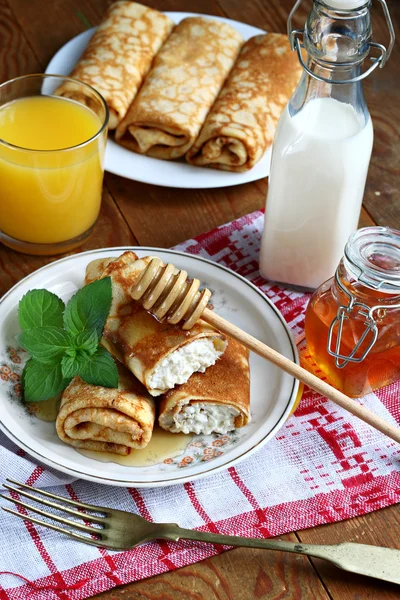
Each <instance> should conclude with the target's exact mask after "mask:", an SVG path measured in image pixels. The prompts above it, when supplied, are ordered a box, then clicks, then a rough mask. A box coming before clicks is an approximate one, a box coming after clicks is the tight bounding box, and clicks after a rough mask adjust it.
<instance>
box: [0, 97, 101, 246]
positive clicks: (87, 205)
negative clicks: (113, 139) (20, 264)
mask: <svg viewBox="0 0 400 600" xmlns="http://www.w3.org/2000/svg"><path fill="white" fill-rule="evenodd" d="M101 128H102V122H101V120H100V118H99V117H98V116H97V115H96V114H95V113H94V112H93V111H92V110H90V109H89V108H87V107H86V106H84V105H82V104H79V103H77V102H74V101H72V100H67V99H65V98H59V97H57V96H30V97H25V98H19V99H17V100H13V101H11V102H9V103H8V104H5V105H3V106H0V231H1V232H2V233H3V234H6V236H9V237H10V238H13V239H15V240H21V241H23V242H30V243H33V244H54V243H59V242H64V241H66V240H72V239H73V238H76V237H78V236H80V235H81V234H83V233H84V232H86V231H87V230H89V229H90V228H91V227H92V225H93V224H94V223H95V221H96V219H97V216H98V214H99V210H100V202H101V188H102V179H103V158H104V147H105V135H106V133H105V132H104V135H103V134H102V135H100V136H97V137H96V138H95V139H91V138H93V137H94V136H96V134H98V132H99V131H100V130H101Z"/></svg>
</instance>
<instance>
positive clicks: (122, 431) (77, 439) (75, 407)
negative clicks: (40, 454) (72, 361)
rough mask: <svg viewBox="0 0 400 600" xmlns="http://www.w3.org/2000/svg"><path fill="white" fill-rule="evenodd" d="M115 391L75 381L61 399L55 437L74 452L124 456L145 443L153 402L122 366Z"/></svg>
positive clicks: (147, 441) (153, 419)
mask: <svg viewBox="0 0 400 600" xmlns="http://www.w3.org/2000/svg"><path fill="white" fill-rule="evenodd" d="M119 372H120V378H119V384H118V389H113V388H105V387H101V386H96V385H90V384H88V383H85V382H84V381H83V380H82V379H81V378H80V377H75V378H74V379H73V380H72V381H71V383H70V384H69V386H68V387H67V388H66V390H65V391H64V393H63V395H62V397H61V406H60V410H59V413H58V416H57V420H56V429H57V434H58V436H59V437H60V439H61V440H62V441H63V442H66V443H67V444H70V445H71V446H74V447H75V448H84V449H86V450H97V451H100V452H113V453H115V454H122V455H127V454H130V452H131V451H132V449H140V448H144V447H145V446H147V444H148V443H149V441H150V439H151V436H152V432H153V427H154V421H155V406H154V400H153V399H152V398H151V396H149V394H148V393H147V391H146V390H145V388H144V387H143V386H142V385H141V384H140V383H139V381H137V379H136V378H135V377H134V376H133V375H132V374H131V373H130V372H129V371H128V370H127V369H125V368H124V367H123V366H122V365H121V366H119Z"/></svg>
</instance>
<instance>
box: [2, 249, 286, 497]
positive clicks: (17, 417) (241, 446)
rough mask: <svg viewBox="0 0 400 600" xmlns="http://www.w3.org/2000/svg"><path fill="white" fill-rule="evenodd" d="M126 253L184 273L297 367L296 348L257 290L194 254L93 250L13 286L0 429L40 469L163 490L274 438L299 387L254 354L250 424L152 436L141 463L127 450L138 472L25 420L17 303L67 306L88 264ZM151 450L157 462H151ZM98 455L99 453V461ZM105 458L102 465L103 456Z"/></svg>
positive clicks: (5, 324) (7, 307) (5, 327)
mask: <svg viewBox="0 0 400 600" xmlns="http://www.w3.org/2000/svg"><path fill="white" fill-rule="evenodd" d="M125 250H133V251H135V252H136V253H137V254H138V255H139V257H140V256H147V255H153V256H159V257H160V258H161V260H163V261H164V262H165V263H168V262H171V263H173V264H174V265H175V266H177V267H178V268H180V269H185V270H186V271H187V272H188V273H190V276H191V277H197V278H198V279H200V281H201V282H202V284H204V285H206V286H207V287H208V288H209V289H211V290H212V292H213V296H212V303H213V305H214V308H215V310H216V312H218V314H220V315H222V316H223V317H225V318H226V319H228V320H230V321H231V322H232V323H234V324H235V325H237V326H238V327H241V328H242V329H244V330H245V331H247V332H248V333H250V334H252V335H254V336H256V337H257V338H258V339H260V340H261V341H262V342H265V343H266V344H268V345H269V346H272V347H273V348H275V349H276V350H277V351H278V352H280V353H281V354H283V355H284V356H286V357H287V358H289V359H290V360H293V361H296V362H298V355H297V351H296V346H295V344H294V342H293V340H292V337H291V334H290V331H289V329H288V326H287V325H286V323H285V321H284V319H283V317H282V315H281V314H280V313H279V311H278V310H277V309H276V308H275V306H274V305H273V304H272V302H271V301H270V300H268V298H267V297H266V296H265V295H264V294H263V293H262V292H260V290H258V289H257V288H256V287H255V286H253V285H252V284H251V283H249V282H248V281H247V280H246V279H244V278H243V277H241V276H240V275H237V274H236V273H234V272H233V271H231V270H229V269H227V268H226V267H223V266H221V265H218V264H216V263H213V262H211V261H208V260H205V259H203V258H201V257H198V256H193V255H190V254H184V253H182V252H176V251H171V250H161V249H159V248H143V247H141V248H109V249H102V250H92V251H90V252H84V253H82V254H78V255H75V256H69V257H67V258H63V259H61V260H58V261H55V262H53V263H51V264H49V265H46V266H45V267H43V268H41V269H39V270H38V271H36V272H34V273H32V274H31V275H29V276H28V277H26V278H25V279H23V280H22V281H20V282H19V283H17V285H15V286H14V287H13V288H12V289H11V290H10V291H9V292H8V293H7V294H6V295H5V296H4V297H3V298H2V299H1V300H0V429H1V430H2V431H3V432H4V433H5V434H6V435H7V436H8V437H9V438H10V439H11V440H12V441H13V442H15V443H16V444H17V445H18V446H20V447H21V448H23V449H24V450H26V452H28V453H29V454H31V455H32V456H34V457H35V458H36V459H37V460H39V461H41V462H42V463H45V464H47V465H49V466H50V467H53V468H55V469H58V470H60V471H63V472H65V473H68V474H70V475H73V476H75V477H81V478H84V479H88V480H90V481H95V482H98V483H104V484H108V485H119V486H136V487H153V486H165V485H172V484H177V483H183V482H186V481H192V480H194V479H198V478H200V477H204V476H206V475H209V474H214V473H216V472H217V471H220V470H221V469H226V468H228V467H230V466H232V465H233V464H235V463H236V462H238V461H239V460H242V459H243V458H245V457H246V456H249V455H250V454H252V453H253V452H255V451H257V450H258V449H259V448H261V446H263V445H264V444H265V443H266V442H268V440H269V439H270V438H271V437H272V436H274V435H275V434H276V433H277V431H278V430H279V429H280V428H281V427H282V425H283V424H284V422H285V421H286V419H287V418H288V416H289V415H290V413H291V411H292V409H293V406H294V404H295V401H296V397H297V392H298V382H297V381H296V380H295V379H294V378H293V377H291V376H290V375H288V374H286V373H284V372H283V371H281V370H279V369H278V368H277V367H275V366H274V365H272V364H270V363H268V362H267V361H265V360H263V359H262V358H260V357H259V356H256V355H254V354H251V356H250V384H251V385H250V397H251V401H250V408H251V418H252V420H251V422H250V424H248V425H247V426H245V427H243V428H241V429H237V430H236V431H234V432H231V433H228V434H225V435H222V434H212V435H209V436H205V435H197V436H185V435H184V434H178V437H175V436H176V435H177V434H173V433H169V432H167V433H164V434H163V437H159V435H158V434H157V435H158V437H157V436H155V445H156V446H157V445H158V448H157V447H155V446H153V447H152V448H153V450H152V448H151V447H150V445H149V447H148V448H149V451H148V452H147V454H146V456H145V460H140V456H139V453H140V452H144V450H134V451H133V453H136V454H137V457H136V459H139V460H136V459H135V460H136V464H138V463H143V462H144V463H145V464H144V465H142V466H132V465H128V464H116V463H115V462H100V461H99V460H94V459H93V458H90V457H88V456H84V455H82V454H81V453H79V452H78V451H76V450H75V449H74V448H73V447H72V446H69V445H67V444H65V443H63V442H62V441H61V440H60V439H59V438H58V436H57V433H56V429H55V424H54V422H46V421H43V420H41V419H38V418H37V417H36V416H35V415H32V414H30V413H29V412H28V410H27V408H26V405H25V404H24V403H23V401H22V399H21V384H20V374H21V372H22V368H23V363H24V362H25V360H26V356H27V355H26V353H23V352H22V351H21V349H20V348H18V343H17V340H16V337H17V336H18V334H19V331H20V330H19V324H18V316H17V307H18V302H19V300H20V299H21V298H22V296H23V295H24V294H25V293H26V292H27V291H28V290H30V289H35V288H36V289H37V288H46V289H48V290H50V291H52V292H54V293H55V294H57V295H58V296H60V297H61V298H62V299H63V300H64V301H67V300H68V299H69V298H70V296H71V295H72V294H73V293H74V292H75V291H76V290H77V289H79V288H80V287H81V286H82V285H83V281H84V276H85V269H86V266H87V264H88V263H89V262H90V261H92V260H94V259H101V258H106V257H110V256H112V257H117V256H119V255H120V254H122V252H124V251H125ZM151 443H152V442H150V444H151ZM163 444H165V449H163V448H162V446H163ZM160 445H161V448H160ZM154 452H155V453H156V454H157V455H158V460H159V461H161V462H158V463H157V464H151V463H152V454H154ZM133 453H132V454H131V455H129V456H133ZM101 454H102V453H98V458H99V457H100V458H101V456H99V455H101ZM105 458H106V460H108V461H109V459H110V456H107V457H105ZM111 458H112V456H111ZM127 458H129V457H127Z"/></svg>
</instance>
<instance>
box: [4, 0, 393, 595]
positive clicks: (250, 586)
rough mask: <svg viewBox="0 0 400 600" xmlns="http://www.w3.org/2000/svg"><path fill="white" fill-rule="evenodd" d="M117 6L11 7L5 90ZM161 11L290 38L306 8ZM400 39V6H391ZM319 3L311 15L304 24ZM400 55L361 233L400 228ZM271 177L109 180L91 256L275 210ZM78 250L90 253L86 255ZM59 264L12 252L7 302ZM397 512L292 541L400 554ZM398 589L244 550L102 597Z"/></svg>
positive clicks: (377, 80) (164, 4) (95, 1)
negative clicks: (190, 183)
mask: <svg viewBox="0 0 400 600" xmlns="http://www.w3.org/2000/svg"><path fill="white" fill-rule="evenodd" d="M109 3H110V2H108V0H0V81H6V80H7V79H10V78H12V77H15V76H17V75H22V74H25V73H34V72H42V71H43V70H44V69H45V67H46V65H47V63H48V62H49V60H50V58H51V57H52V56H53V54H54V53H55V52H56V51H57V50H58V49H59V48H60V46H62V45H63V44H65V43H66V42H67V41H68V40H69V39H71V38H72V37H73V36H75V35H77V34H78V33H80V32H82V31H84V30H85V28H87V27H90V26H91V25H95V24H97V23H98V22H99V20H100V19H101V17H102V15H103V14H104V11H105V8H106V6H107V5H108V4H109ZM144 3H145V4H148V5H150V6H152V7H154V8H158V9H159V10H177V11H192V12H202V13H204V14H210V15H220V16H224V17H230V18H232V19H236V20H240V21H243V22H246V23H249V24H251V25H255V26H257V27H261V28H263V29H266V30H269V31H278V32H285V27H286V18H287V15H288V12H289V10H290V8H291V6H292V4H293V3H294V0H247V1H246V2H244V1H243V0H191V1H189V2H188V1H185V0H164V1H162V0H146V1H145V2H144ZM374 4H376V6H374V8H373V10H372V13H373V23H374V39H375V41H379V42H383V43H387V39H388V36H387V30H386V27H385V22H384V19H383V16H382V13H381V12H380V7H379V5H378V3H374ZM388 4H389V7H390V10H391V14H392V18H393V21H394V26H395V29H396V30H397V31H399V23H400V2H398V0H389V2H388ZM309 6H310V0H306V2H305V3H304V6H303V7H302V8H301V9H300V10H299V12H298V17H297V19H296V22H295V25H296V26H303V24H304V21H305V18H306V14H307V13H308V10H309ZM399 81H400V48H399V45H398V44H396V46H395V48H394V51H393V54H392V57H391V59H390V61H389V63H388V64H387V66H386V67H385V68H384V69H383V70H379V71H375V73H374V74H373V75H372V76H371V77H370V78H369V79H367V80H366V82H365V86H364V87H365V94H366V100H367V104H368V107H369V110H370V112H371V115H372V118H373V123H374V130H375V143H374V149H373V154H372V161H371V167H370V170H369V175H368V181H367V187H366V193H365V200H364V206H363V211H362V215H361V220H360V225H361V226H365V225H371V224H374V223H376V224H379V225H391V226H392V227H396V228H397V229H400V190H399V187H400V185H399V154H400V153H399V138H400V136H399V131H400V125H399V123H400V102H399ZM266 191H267V180H266V179H263V180H260V181H256V182H254V183H248V184H245V185H242V186H237V187H229V188H222V189H216V190H202V189H199V190H179V189H172V188H162V187H157V186H152V185H145V184H142V183H136V182H134V181H130V180H128V179H123V178H121V177H117V176H115V175H111V174H109V173H106V176H105V185H104V199H103V206H102V211H101V216H100V219H99V222H98V224H97V226H96V229H95V232H94V234H93V236H92V238H91V239H90V240H89V241H88V242H87V243H86V244H85V245H84V246H83V247H82V248H81V249H79V250H89V249H92V248H101V247H106V246H119V245H129V244H134V245H137V244H139V245H143V246H145V245H150V246H158V247H166V248H168V247H170V246H173V245H174V244H177V243H179V242H182V241H183V240H185V239H187V238H191V237H193V236H195V235H198V234H200V233H203V232H205V231H208V230H209V229H211V228H213V227H215V226H217V225H220V224H222V223H226V222H227V221H231V220H232V219H235V218H237V217H240V216H241V215H244V214H246V213H249V212H251V211H253V210H256V209H258V208H260V207H262V206H263V205H264V201H265V195H266ZM79 250H78V251H79ZM50 260H54V258H43V257H30V256H24V255H22V254H17V253H15V252H13V251H11V250H8V249H7V248H5V247H3V246H1V245H0V295H2V294H4V293H5V292H6V291H7V290H8V289H9V288H10V287H11V286H12V285H14V283H16V282H17V281H18V280H20V279H21V278H22V277H24V276H25V275H27V274H28V273H30V272H32V271H34V270H35V269H37V268H39V267H41V266H42V265H44V264H46V263H47V262H49V261H50ZM399 521H400V518H399V511H398V509H397V508H396V507H391V508H387V509H384V510H380V511H378V512H375V513H372V514H369V515H366V516H364V517H359V518H355V519H352V520H349V521H345V522H342V523H336V524H331V525H324V526H320V527H316V528H314V529H309V530H305V531H299V532H294V533H290V534H288V535H286V536H283V538H284V539H288V540H294V541H296V540H299V541H301V542H304V543H324V544H331V543H332V544H334V543H337V542H339V541H344V540H346V541H358V542H363V543H370V544H377V545H383V546H392V547H397V548H400V538H399V535H398V532H399V525H400V523H399ZM399 596H400V590H399V588H398V587H396V586H394V585H390V584H385V583H378V582H377V581H374V580H369V579H367V578H362V577H356V576H354V575H349V574H347V573H345V572H343V571H339V570H338V569H336V568H335V567H333V566H329V565H327V564H324V563H323V562H322V561H319V560H314V559H312V560H308V559H307V558H303V557H300V556H296V555H291V554H282V553H275V552H266V551H261V550H245V549H235V550H231V551H229V552H225V553H223V554H221V555H219V556H217V557H214V558H210V559H208V560H205V561H203V562H201V563H198V564H196V565H193V566H190V567H185V568H182V569H179V570H177V571H175V572H172V573H166V574H164V575H161V576H157V577H153V578H150V579H147V580H144V581H141V582H138V583H135V584H130V585H126V586H123V587H119V588H115V589H114V590H112V591H110V592H106V593H103V594H100V595H99V596H97V598H99V599H102V600H118V599H120V600H122V599H124V600H134V599H135V600H139V599H140V600H142V599H147V600H150V599H154V600H156V599H157V600H168V599H171V600H172V599H173V600H181V599H182V600H183V599H188V598H190V599H191V600H200V599H204V600H214V599H215V600H217V599H218V600H228V599H233V600H253V599H254V600H256V599H257V600H263V599H268V600H273V599H276V600H278V599H280V600H283V599H285V600H289V599H293V600H295V599H296V600H298V599H300V598H301V599H307V600H308V599H316V600H327V599H329V598H330V599H334V600H366V599H369V600H395V599H398V598H399Z"/></svg>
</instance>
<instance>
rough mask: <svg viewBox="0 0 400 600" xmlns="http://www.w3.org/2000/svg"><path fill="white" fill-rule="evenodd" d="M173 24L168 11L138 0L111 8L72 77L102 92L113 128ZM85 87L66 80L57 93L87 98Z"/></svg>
mask: <svg viewBox="0 0 400 600" xmlns="http://www.w3.org/2000/svg"><path fill="white" fill-rule="evenodd" d="M173 26H174V23H173V21H172V20H171V19H170V18H169V17H167V16H166V15H164V14H162V13H160V12H158V11H157V10H153V9H152V8H148V7H147V6H143V5H141V4H137V3H136V2H130V1H126V0H121V1H120V2H115V3H114V4H112V5H111V6H110V8H109V9H108V11H107V13H106V15H105V17H104V20H103V21H102V23H101V24H100V26H99V27H98V29H97V31H96V32H95V34H94V35H93V37H92V39H91V40H90V42H89V45H88V47H87V48H86V50H85V52H84V54H83V56H82V58H81V59H80V60H79V62H78V64H77V65H76V67H75V68H74V70H73V71H72V73H71V77H75V78H76V79H80V80H81V81H84V82H85V83H88V84H89V85H91V86H92V87H94V88H96V89H97V90H98V91H99V92H100V94H102V96H103V97H104V99H105V100H106V102H107V104H108V108H109V111H110V119H109V128H110V129H115V128H116V127H117V125H118V123H119V122H120V121H121V119H122V117H123V116H124V115H125V114H126V111H127V110H128V107H129V105H130V104H131V102H132V100H133V98H134V97H135V96H136V94H137V91H138V89H139V87H140V85H141V83H142V81H143V79H144V77H145V76H146V74H147V72H148V71H149V69H150V65H151V62H152V60H153V58H154V56H155V55H156V54H157V52H158V50H159V49H160V48H161V45H162V44H163V43H164V41H165V40H166V39H167V37H168V36H169V34H170V33H171V31H172V28H173ZM81 90H82V88H81V87H78V88H77V86H76V85H75V84H74V83H73V82H68V81H66V82H64V83H63V84H62V86H60V88H59V89H58V90H57V93H58V95H61V96H65V97H69V98H72V99H75V100H78V101H83V102H85V101H86V100H85V98H82V95H81V94H82V92H81ZM87 103H89V104H90V102H89V99H88V100H87Z"/></svg>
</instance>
